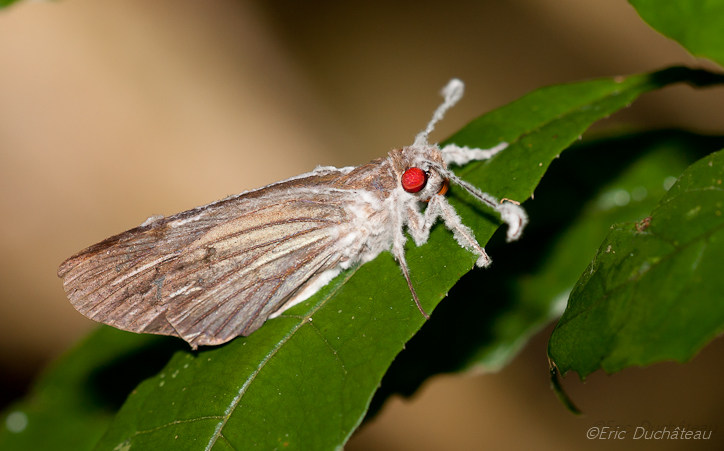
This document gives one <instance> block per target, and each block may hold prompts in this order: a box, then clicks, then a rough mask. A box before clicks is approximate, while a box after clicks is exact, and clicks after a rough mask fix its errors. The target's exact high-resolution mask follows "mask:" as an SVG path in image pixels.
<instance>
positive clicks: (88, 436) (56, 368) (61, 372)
mask: <svg viewBox="0 0 724 451" xmlns="http://www.w3.org/2000/svg"><path fill="white" fill-rule="evenodd" d="M180 345H181V344H180V343H179V342H178V340H173V339H170V338H167V337H158V336H152V335H137V334H132V333H128V332H122V331H120V330H117V329H113V328H111V327H105V326H104V327H102V328H100V329H98V330H97V331H95V332H94V333H93V334H91V335H90V336H89V337H88V338H87V339H86V340H84V341H83V342H81V343H80V344H79V345H78V346H77V347H76V348H75V349H73V350H71V351H69V352H68V353H66V355H65V356H63V357H62V358H61V359H60V360H59V361H58V362H57V363H56V364H55V365H53V366H52V367H50V368H48V370H47V371H46V372H45V374H44V375H43V376H42V377H41V378H40V380H39V381H38V382H37V383H36V384H35V387H34V388H33V390H32V391H31V393H30V394H29V395H28V397H27V399H25V400H24V401H21V402H19V403H16V404H15V405H13V406H11V407H10V408H9V409H7V410H6V411H5V413H4V414H3V415H2V416H1V417H0V418H1V419H2V422H1V423H0V424H2V425H3V427H2V428H0V449H2V450H42V449H56V450H66V449H67V450H74V451H81V450H90V449H92V448H93V446H94V445H95V444H96V442H97V441H98V439H100V437H101V436H102V435H103V433H104V432H105V430H106V428H107V427H108V424H109V423H110V421H111V418H113V415H114V414H115V412H116V411H117V410H118V409H119V408H120V406H121V404H122V403H123V401H124V400H125V398H126V396H127V395H128V393H129V392H130V390H132V389H133V387H135V386H136V385H137V384H138V383H139V382H140V381H142V380H144V379H146V378H148V377H149V376H152V375H153V374H156V373H157V372H158V371H159V370H160V369H161V368H162V367H163V365H164V364H165V363H166V362H167V361H168V357H166V358H164V355H166V356H169V355H170V354H169V352H171V350H173V349H178V348H179V347H180ZM8 418H9V420H8Z"/></svg>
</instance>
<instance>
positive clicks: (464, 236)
mask: <svg viewBox="0 0 724 451" xmlns="http://www.w3.org/2000/svg"><path fill="white" fill-rule="evenodd" d="M433 202H434V203H435V204H437V205H438V207H437V208H439V211H440V216H442V219H443V221H444V222H445V227H447V228H448V229H450V230H452V232H453V236H454V237H455V240H456V241H457V242H458V244H460V246H462V247H464V248H465V249H469V250H471V251H473V252H474V253H476V254H478V260H477V261H476V262H475V264H476V265H477V266H479V267H481V268H484V267H486V266H490V264H491V263H492V262H493V261H492V260H491V259H490V257H488V254H487V253H486V252H485V249H484V248H483V247H482V246H480V244H478V242H477V241H476V240H475V234H473V231H472V230H470V228H469V227H468V226H466V225H465V224H463V223H462V221H461V220H460V217H459V216H458V214H457V212H456V211H455V209H454V208H453V207H452V205H450V204H449V203H448V202H447V200H446V199H445V198H444V197H443V196H441V195H435V196H433V197H432V199H430V204H432V203H433ZM428 208H430V207H429V206H428Z"/></svg>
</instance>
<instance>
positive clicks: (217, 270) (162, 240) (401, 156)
mask: <svg viewBox="0 0 724 451" xmlns="http://www.w3.org/2000/svg"><path fill="white" fill-rule="evenodd" d="M463 89H464V86H463V83H462V82H461V81H460V80H457V79H453V80H451V81H450V82H449V83H448V84H447V86H445V88H444V89H443V91H442V95H443V97H444V101H443V103H442V104H441V105H440V106H439V107H438V108H437V110H436V111H435V113H434V115H433V117H432V120H431V121H430V122H429V124H428V125H427V127H426V129H425V130H424V131H422V132H420V133H419V134H418V135H417V136H416V137H415V141H414V142H413V144H412V145H410V146H407V147H403V148H401V149H395V150H392V151H391V152H389V154H388V156H387V158H380V159H376V160H373V161H371V162H369V163H368V164H365V165H362V166H357V167H344V168H339V169H338V168H335V167H331V166H323V167H322V166H320V167H317V168H316V169H315V170H314V171H312V172H309V173H306V174H302V175H299V176H297V177H292V178H290V179H287V180H284V181H281V182H278V183H274V184H271V185H268V186H265V187H263V188H259V189H255V190H251V191H246V192H243V193H241V194H238V195H234V196H230V197H227V198H225V199H223V200H220V201H217V202H213V203H210V204H208V205H204V206H202V207H198V208H194V209H192V210H188V211H185V212H183V213H178V214H175V215H173V216H169V217H162V216H152V217H150V218H149V219H148V220H146V221H145V222H144V223H143V224H141V225H140V226H138V227H136V228H134V229H131V230H128V231H126V232H124V233H121V234H119V235H116V236H113V237H110V238H108V239H106V240H104V241H101V242H100V243H98V244H95V245H93V246H91V247H89V248H87V249H85V250H83V251H81V252H79V253H77V254H75V255H74V256H72V257H70V258H69V259H67V260H66V261H65V262H63V264H61V265H60V268H59V269H58V276H59V277H61V278H62V279H63V286H64V289H65V292H66V294H67V296H68V298H69V299H70V301H71V303H72V304H73V306H74V307H75V308H76V309H77V310H78V311H79V312H80V313H82V314H83V315H85V316H87V317H88V318H90V319H93V320H95V321H99V322H102V323H105V324H108V325H111V326H114V327H117V328H119V329H123V330H127V331H132V332H139V333H140V332H143V333H152V334H161V335H172V336H176V337H180V338H182V339H184V340H186V341H187V342H188V343H189V344H190V345H191V347H192V348H193V349H196V348H197V347H198V346H201V345H219V344H222V343H225V342H227V341H229V340H231V339H232V338H234V337H236V336H239V335H244V336H247V335H249V334H251V333H252V332H254V331H255V330H257V329H258V328H259V327H261V325H262V324H263V323H264V322H265V321H266V320H267V319H268V318H272V317H274V316H277V315H279V314H280V313H281V312H283V311H284V310H286V309H288V308H289V307H291V306H293V305H295V304H298V303H299V302H302V301H304V300H305V299H307V298H309V297H310V296H312V295H313V294H314V293H315V292H317V291H318V290H319V289H320V288H321V287H323V286H324V285H326V284H327V283H329V282H330V281H331V280H332V279H333V278H334V277H335V276H336V275H337V274H339V273H340V272H341V271H342V270H345V269H347V268H350V267H352V266H354V265H361V264H364V263H367V262H369V261H371V260H373V259H374V258H375V257H377V256H378V255H379V254H380V253H381V252H384V251H391V252H392V254H393V255H394V257H395V258H396V260H397V261H398V262H399V265H400V268H401V270H402V274H403V275H404V277H405V279H406V280H407V285H408V287H409V289H410V293H411V294H412V298H413V300H414V302H415V304H416V305H417V307H418V308H419V309H420V312H421V313H422V314H423V315H424V316H425V318H429V316H428V314H427V313H426V312H425V311H424V309H423V308H422V306H421V305H420V301H419V299H418V297H417V294H416V293H415V289H414V287H413V285H412V282H411V281H410V272H409V270H408V266H407V263H406V261H405V252H404V245H405V241H406V236H405V230H407V231H408V232H409V234H410V235H411V236H412V238H413V240H414V241H415V243H416V244H417V245H418V246H420V245H422V244H424V243H425V242H427V240H428V237H429V235H430V229H431V227H432V226H433V224H434V223H435V222H436V221H437V219H438V218H441V219H442V221H443V223H444V224H445V226H446V227H447V228H448V229H450V230H451V231H452V232H453V236H454V238H455V240H457V242H458V243H459V244H460V246H462V247H464V248H466V249H469V250H471V251H472V252H473V253H475V254H476V255H477V257H478V258H477V261H476V265H477V266H480V267H485V266H488V265H490V263H491V260H490V258H489V257H488V255H487V254H486V253H485V249H483V247H482V246H480V245H479V244H478V242H477V241H476V240H475V236H474V234H473V231H472V230H471V229H470V228H468V227H467V226H465V225H464V224H463V223H462V222H461V220H460V217H459V216H458V215H457V213H456V212H455V210H454V208H453V207H452V206H451V205H450V204H449V203H448V202H447V200H446V199H445V197H444V194H445V192H446V191H447V189H448V186H449V183H451V182H452V183H455V184H457V185H459V186H460V187H462V188H464V189H465V190H466V191H467V192H468V193H470V194H471V195H472V196H474V197H475V198H476V199H478V200H479V201H480V202H482V203H483V204H484V205H487V206H488V207H490V208H491V209H492V210H494V211H496V212H497V213H498V214H499V215H500V217H501V219H502V220H503V222H505V223H507V225H508V230H507V239H508V241H512V240H516V239H518V237H520V235H521V233H522V231H523V228H524V227H525V225H526V223H527V221H528V219H527V216H526V214H525V211H524V210H523V209H522V208H521V207H520V206H519V205H517V203H514V202H499V201H498V199H496V198H494V197H493V196H491V195H489V194H487V193H483V192H481V191H480V190H479V189H478V188H476V187H475V186H472V185H471V184H469V183H468V182H466V181H464V180H461V179H460V178H458V177H457V176H456V175H455V174H454V173H453V172H452V171H450V170H449V169H448V165H449V164H456V165H464V164H466V163H468V162H470V161H473V160H484V159H488V158H491V157H493V156H494V155H495V154H497V153H498V152H500V151H502V150H503V149H505V148H506V147H507V144H506V143H500V144H499V145H497V146H495V147H493V148H491V149H485V150H483V149H471V148H468V147H460V146H457V145H454V144H450V145H446V146H445V147H442V148H440V146H438V145H437V144H430V143H428V135H429V134H430V132H432V130H433V129H434V127H435V124H436V123H437V122H438V121H439V120H440V119H442V117H443V115H444V114H445V112H446V111H447V110H448V109H449V108H450V107H452V106H453V105H454V104H455V103H457V102H458V100H460V98H461V97H462V95H463Z"/></svg>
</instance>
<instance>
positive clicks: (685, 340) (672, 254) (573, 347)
mask: <svg viewBox="0 0 724 451" xmlns="http://www.w3.org/2000/svg"><path fill="white" fill-rule="evenodd" d="M723 179H724V152H722V151H720V152H716V153H714V154H712V155H709V156H707V157H705V158H703V159H701V160H699V161H698V162H697V163H695V164H693V165H692V166H691V167H689V168H688V169H687V170H686V171H685V172H684V174H683V175H682V176H681V177H680V178H679V180H678V181H677V182H676V184H674V185H673V187H672V188H671V189H670V190H669V191H668V192H667V193H666V195H665V196H664V197H663V199H661V201H660V202H659V203H658V205H657V206H656V208H654V210H653V212H652V213H651V215H650V217H649V218H648V219H646V220H644V221H641V222H638V223H623V224H617V225H615V226H614V227H613V228H612V229H611V231H610V233H609V234H608V236H607V237H606V239H605V241H604V242H603V244H602V245H601V247H600V248H599V250H598V254H597V255H596V258H595V259H594V260H593V262H592V263H591V264H590V265H589V267H588V268H587V269H586V271H585V272H584V273H583V275H582V276H581V278H580V279H579V281H578V283H577V285H576V287H575V288H574V290H573V292H572V294H571V299H570V301H569V305H568V308H567V309H566V312H565V313H564V315H563V317H562V318H561V320H560V322H559V323H558V325H557V326H556V329H555V330H554V332H553V334H552V336H551V339H550V342H549V355H550V357H551V359H552V360H553V362H554V363H555V364H556V365H557V367H558V369H559V370H560V371H561V373H563V374H565V372H567V371H569V370H574V371H577V372H578V373H579V375H580V376H581V378H585V376H586V375H588V374H590V373H591V372H593V371H595V370H597V369H599V368H603V369H604V370H605V371H606V372H607V373H613V372H616V371H620V370H621V369H623V368H626V367H629V366H634V365H639V366H643V365H650V364H652V363H655V362H660V361H664V360H675V361H677V362H684V361H687V360H689V359H690V358H692V357H693V355H694V354H695V353H696V352H697V351H698V350H699V349H701V348H702V347H703V346H704V345H705V344H706V343H707V342H709V341H710V340H711V339H713V338H714V337H715V336H717V335H718V334H720V333H721V332H722V331H724V307H723V306H722V302H721V299H722V292H724V279H722V277H721V268H722V267H723V264H724V217H723V216H722V211H723V210H724V189H723V187H722V180H723Z"/></svg>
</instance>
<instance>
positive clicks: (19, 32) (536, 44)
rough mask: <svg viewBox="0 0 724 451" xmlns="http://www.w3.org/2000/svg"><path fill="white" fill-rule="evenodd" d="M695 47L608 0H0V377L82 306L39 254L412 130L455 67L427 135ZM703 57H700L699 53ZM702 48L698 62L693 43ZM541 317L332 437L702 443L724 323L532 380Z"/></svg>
mask: <svg viewBox="0 0 724 451" xmlns="http://www.w3.org/2000/svg"><path fill="white" fill-rule="evenodd" d="M672 64H688V65H700V64H701V62H700V61H697V60H695V59H694V58H692V57H690V56H688V55H687V54H686V52H685V51H683V50H682V49H681V48H680V47H679V46H678V45H677V44H675V43H673V42H672V41H669V40H667V39H666V38H664V37H662V36H660V35H658V34H657V33H656V32H654V31H652V30H651V29H649V28H648V27H647V26H646V25H645V24H644V23H643V22H642V21H641V20H640V19H639V18H638V16H637V14H636V12H635V11H634V10H633V8H632V7H630V6H629V5H628V4H627V3H626V2H625V1H623V0H615V1H612V0H588V1H577V0H513V1H509V2H495V1H488V2H480V1H477V2H476V1H464V0H460V1H451V0H448V1H445V2H442V1H430V2H412V1H400V2H394V3H393V2H388V1H379V0H367V1H365V2H336V1H329V0H313V1H307V2H296V1H291V0H273V1H260V0H256V1H252V0H207V1H205V2H195V1H191V0H175V1H170V0H155V1H141V0H123V1H121V0H106V1H102V2H100V1H95V2H94V1H91V0H62V1H58V2H53V3H46V2H21V3H19V4H17V5H15V6H14V7H12V8H9V9H7V10H3V11H0V212H2V213H1V214H0V385H1V386H2V388H0V393H1V396H2V398H1V399H0V402H1V401H5V402H6V401H7V400H8V399H10V398H12V397H13V396H16V395H17V394H19V393H20V392H21V391H22V390H23V389H24V388H25V387H26V386H27V383H28V382H27V381H28V380H29V378H31V377H32V376H33V374H34V373H35V372H36V371H38V370H39V369H40V368H41V367H42V366H43V365H44V364H45V363H46V362H48V361H49V360H50V359H52V358H54V357H55V356H57V355H58V354H59V353H61V352H62V351H63V350H64V349H66V348H67V347H68V346H70V345H71V344H72V343H74V342H75V341H76V340H77V339H78V338H80V337H81V336H83V335H84V334H85V333H86V332H87V331H88V330H90V329H91V328H92V327H93V324H92V322H90V321H88V320H86V319H84V318H83V317H82V316H81V315H80V314H78V313H76V312H75V310H74V309H73V308H72V306H71V305H70V304H69V302H67V300H66V299H65V296H64V294H63V290H62V288H61V283H60V280H59V279H57V278H56V276H55V271H56V268H57V266H58V264H59V263H60V262H61V261H62V260H63V259H65V258H66V257H68V256H70V255H71V254H73V253H75V252H76V251H78V250H80V249H82V248H84V247H86V246H88V245H90V244H93V243H95V242H97V241H99V240H101V239H103V238H106V237H107V236H110V235H112V234H115V233H118V232H121V231H123V230H125V229H127V228H131V227H133V226H136V225H138V224H140V223H141V222H143V221H144V220H145V219H146V218H147V217H148V216H150V215H152V214H172V213H175V212H178V211H182V210H185V209H188V208H191V207H195V206H198V205H201V204H205V203H208V202H210V201H213V200H216V199H219V198H222V197H224V196H226V195H229V194H233V193H237V192H240V191H243V190H245V189H250V188H254V187H258V186H261V185H265V184H268V183H270V182H273V181H276V180H280V179H283V178H286V177H289V176H292V175H295V174H298V173H301V172H305V171H308V170H310V169H312V168H313V167H314V166H316V165H318V164H325V165H329V164H331V165H337V166H339V165H353V164H361V163H364V162H366V161H367V160H369V159H371V158H375V157H379V156H384V155H385V154H386V152H387V151H388V150H389V149H391V148H392V147H395V146H402V145H406V144H409V143H410V142H411V141H412V138H413V137H414V135H415V133H417V132H418V131H419V130H420V129H422V128H423V127H424V125H425V124H426V122H427V120H428V119H429V117H430V114H431V113H432V111H433V109H434V108H435V107H436V106H437V104H438V102H439V98H438V96H437V92H438V91H439V89H440V88H441V87H442V86H443V85H444V84H445V82H446V81H447V80H448V79H450V78H451V77H453V76H455V77H459V78H461V79H463V80H465V81H466V82H467V95H466V97H465V99H464V100H463V102H462V103H461V104H460V105H459V106H458V107H456V108H455V109H454V110H453V111H451V112H450V114H449V115H448V117H447V118H446V120H445V121H443V122H442V123H441V124H440V126H439V127H438V130H437V131H436V133H435V135H434V136H433V139H443V138H444V137H445V136H447V135H448V134H449V133H451V132H452V131H454V130H456V129H458V128H460V127H461V126H462V125H464V124H465V123H466V122H467V121H469V120H471V119H473V118H474V117H476V116H478V115H480V114H481V113H483V112H485V111H487V110H490V109H492V108H495V107H497V106H500V105H503V104H505V103H507V102H510V101H512V100H514V99H516V98H517V97H519V96H521V95H522V94H524V93H526V92H528V91H530V90H533V89H535V88H538V87H541V86H543V85H547V84H552V83H560V82H567V81H576V80H581V79H585V78H592V77H599V76H610V75H618V74H629V73H634V72H641V71H649V70H653V69H657V68H660V67H663V66H666V65H672ZM704 64H706V63H704ZM708 67H711V66H710V65H709V66H708ZM665 126H680V127H686V128H689V129H692V130H695V131H700V132H707V133H722V132H724V90H723V89H721V88H719V89H710V90H705V91H694V90H692V89H690V88H688V87H684V86H678V87H673V88H668V89H666V90H664V91H662V92H657V93H654V94H649V95H647V96H645V97H644V98H642V99H641V100H640V101H637V102H636V103H635V104H634V105H633V106H632V107H631V108H629V109H627V110H626V111H624V112H621V113H619V114H617V115H616V116H614V117H612V118H611V119H609V120H608V121H606V123H605V124H604V125H599V126H598V127H599V128H600V127H627V128H629V127H630V128H651V127H665ZM549 333H550V329H548V330H546V331H544V332H542V333H541V334H539V335H538V336H537V338H536V339H535V340H534V342H533V343H532V344H531V345H530V346H529V347H528V348H527V349H526V351H525V352H524V353H523V354H522V355H521V356H519V357H518V358H517V359H516V360H515V362H514V363H513V364H512V365H511V366H510V367H508V368H506V369H505V370H503V371H502V372H501V373H498V374H494V375H478V376H439V377H436V378H433V379H432V380H430V381H428V382H427V383H426V384H425V385H424V386H423V388H422V390H421V391H420V392H419V393H418V394H417V395H416V396H415V397H414V398H413V399H411V400H401V399H399V398H395V399H393V400H391V401H390V402H388V404H387V405H386V407H385V409H384V410H383V412H382V413H381V414H380V415H379V417H378V418H377V419H376V420H375V421H374V422H373V423H372V424H370V425H368V426H366V427H365V428H364V429H363V430H362V431H360V432H359V433H358V434H357V435H356V436H355V437H354V438H353V439H352V441H351V442H350V443H349V445H348V447H347V448H348V449H350V450H362V449H380V450H382V449H384V450H413V449H415V450H423V449H488V448H490V449H496V448H501V447H506V448H508V449H531V448H536V449H559V450H560V449H579V448H580V447H581V446H589V447H594V448H595V447H600V448H602V449H603V448H610V447H614V446H615V447H622V448H642V447H643V448H650V449H682V448H687V449H694V448H696V447H698V448H699V449H711V448H715V447H718V448H721V446H722V445H723V444H724V421H723V420H724V403H723V402H722V401H724V388H723V386H722V384H721V379H722V374H723V373H722V369H723V368H722V365H721V362H722V361H723V359H722V358H723V357H724V343H722V341H721V340H717V341H715V342H714V343H713V344H711V345H709V346H708V347H707V348H705V349H704V351H703V352H702V353H701V354H700V355H699V356H697V357H696V358H695V359H694V360H693V362H691V363H689V364H687V365H677V364H660V365H655V366H653V367H651V368H647V369H631V370H627V371H624V372H622V373H620V374H617V375H614V376H612V377H607V376H605V375H602V374H595V375H593V376H591V377H590V378H589V380H588V382H587V383H586V384H581V383H580V382H578V381H577V378H576V376H575V375H572V376H571V377H569V378H568V379H567V380H566V381H565V386H566V388H567V389H568V390H569V392H570V394H571V395H572V397H573V398H574V399H575V400H576V401H577V402H578V403H579V404H580V406H581V407H582V408H583V410H584V411H585V412H586V413H587V416H586V417H585V418H576V417H574V416H572V415H571V414H569V413H568V412H566V411H565V410H564V409H563V407H562V406H561V405H560V404H559V403H558V401H557V400H556V399H555V396H554V395H553V393H552V392H551V391H550V390H549V387H548V379H547V362H546V359H545V342H546V339H547V336H548V334H549ZM600 422H605V423H609V424H611V425H613V426H614V427H615V426H620V425H627V424H632V425H634V426H639V425H644V426H645V425H646V423H647V422H648V423H651V424H655V425H664V424H672V425H674V426H673V427H676V426H681V425H686V424H687V423H689V424H691V425H712V426H713V427H718V430H715V431H714V433H713V436H712V439H711V440H709V441H707V442H700V443H692V442H681V441H657V442H652V441H649V442H643V440H638V441H634V440H631V439H628V440H624V441H618V442H614V443H611V442H608V441H597V442H591V441H588V440H587V439H586V438H585V433H586V430H587V429H588V428H589V427H591V426H593V425H594V424H597V423H598V424H600Z"/></svg>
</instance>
